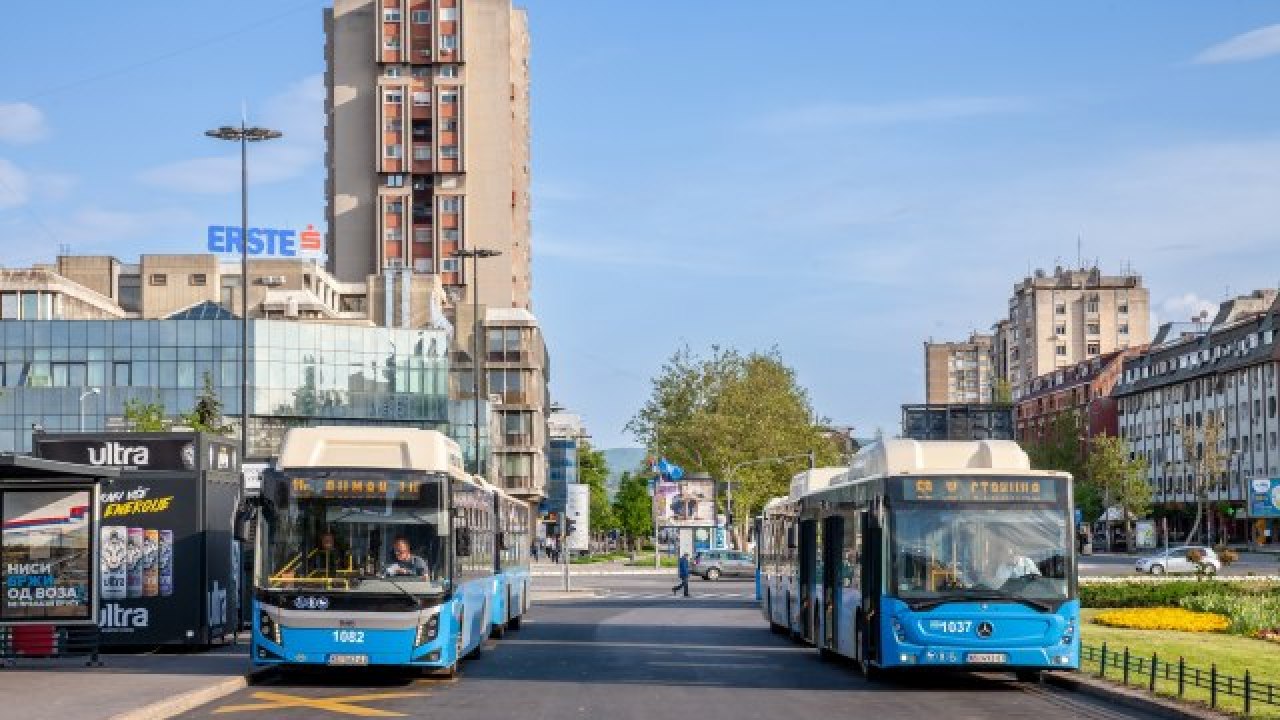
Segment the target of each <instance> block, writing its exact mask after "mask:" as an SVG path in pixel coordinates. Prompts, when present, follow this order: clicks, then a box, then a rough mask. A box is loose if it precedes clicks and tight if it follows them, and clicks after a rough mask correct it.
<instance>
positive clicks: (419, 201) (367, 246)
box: [325, 0, 531, 310]
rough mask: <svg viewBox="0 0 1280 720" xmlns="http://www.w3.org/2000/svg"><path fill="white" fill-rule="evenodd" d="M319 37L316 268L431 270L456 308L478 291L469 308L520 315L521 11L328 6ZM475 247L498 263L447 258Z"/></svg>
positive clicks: (526, 274)
mask: <svg viewBox="0 0 1280 720" xmlns="http://www.w3.org/2000/svg"><path fill="white" fill-rule="evenodd" d="M325 30H326V36H327V43H326V60H327V67H328V72H327V74H326V84H327V89H328V99H327V102H326V110H327V115H328V118H327V119H328V122H327V129H326V132H327V137H326V140H327V147H328V157H327V169H328V185H327V188H326V191H327V196H328V209H327V215H328V222H329V235H328V245H329V247H328V248H327V249H328V255H329V270H330V272H332V273H333V275H334V276H335V277H337V278H339V279H342V280H346V281H362V280H363V279H364V278H365V277H366V276H367V275H372V274H379V273H381V272H382V271H383V270H384V269H386V268H401V267H404V268H410V269H412V270H413V271H414V272H418V273H439V274H440V276H441V280H442V281H443V283H444V285H445V287H446V289H447V290H448V291H449V293H450V295H451V296H452V297H453V298H454V299H455V301H457V302H458V303H459V304H461V303H462V302H467V303H469V302H471V292H470V289H473V288H476V287H477V286H478V287H479V292H480V303H481V304H483V305H486V306H489V307H494V308H512V307H514V308H521V309H525V310H529V309H531V308H530V289H531V275H530V248H529V235H530V225H529V32H528V25H527V19H526V16H525V13H524V11H523V10H521V9H518V8H514V7H512V5H511V2H510V0H336V1H335V3H334V7H333V8H332V9H331V10H327V11H326V14H325ZM480 247H483V248H488V249H493V250H499V251H501V252H502V255H501V256H499V257H496V258H491V259H487V260H484V261H483V262H480V263H478V266H479V267H478V269H477V268H475V267H474V266H472V264H471V263H467V264H466V265H465V266H464V265H463V264H462V263H461V261H460V260H459V259H458V258H455V257H453V254H454V253H455V252H456V251H458V250H465V249H471V248H480ZM468 273H476V274H478V278H470V277H468V276H467V274H468ZM476 279H478V280H479V282H478V283H477V282H475V280H476Z"/></svg>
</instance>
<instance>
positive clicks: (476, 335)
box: [453, 248, 502, 475]
mask: <svg viewBox="0 0 1280 720" xmlns="http://www.w3.org/2000/svg"><path fill="white" fill-rule="evenodd" d="M501 254H502V252H501V251H499V250H490V249H488V248H472V249H470V250H455V251H454V252H453V256H454V257H456V258H462V263H463V266H462V270H463V273H464V274H465V272H466V269H467V268H466V262H467V260H466V259H467V258H471V277H470V280H471V389H472V394H473V395H474V396H475V417H474V418H473V421H474V428H473V430H474V431H475V435H474V437H472V441H473V442H474V443H475V444H474V448H475V458H474V460H473V462H474V463H475V467H474V468H473V470H474V472H475V474H477V475H480V474H482V473H481V472H480V325H481V323H480V259H481V258H491V257H498V256H499V255H501Z"/></svg>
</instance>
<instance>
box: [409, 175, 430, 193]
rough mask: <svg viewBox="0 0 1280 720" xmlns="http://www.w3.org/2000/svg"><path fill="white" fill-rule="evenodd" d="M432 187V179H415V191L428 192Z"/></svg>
mask: <svg viewBox="0 0 1280 720" xmlns="http://www.w3.org/2000/svg"><path fill="white" fill-rule="evenodd" d="M430 187H431V178H426V177H416V178H414V179H413V189H414V190H426V189H428V188H430Z"/></svg>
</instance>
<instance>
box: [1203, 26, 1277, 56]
mask: <svg viewBox="0 0 1280 720" xmlns="http://www.w3.org/2000/svg"><path fill="white" fill-rule="evenodd" d="M1272 55H1280V24H1276V25H1268V26H1266V27H1261V28H1258V29H1257V30H1250V31H1249V32H1247V33H1243V34H1240V35H1237V36H1235V37H1233V38H1231V39H1230V40H1226V41H1224V42H1220V43H1218V44H1217V45H1214V46H1213V47H1210V48H1206V49H1205V50H1203V51H1202V52H1201V53H1200V54H1199V55H1196V57H1195V59H1194V61H1193V62H1195V63H1197V64H1200V65H1213V64H1217V63H1231V62H1248V61H1250V60H1261V59H1262V58H1265V57H1271V56H1272Z"/></svg>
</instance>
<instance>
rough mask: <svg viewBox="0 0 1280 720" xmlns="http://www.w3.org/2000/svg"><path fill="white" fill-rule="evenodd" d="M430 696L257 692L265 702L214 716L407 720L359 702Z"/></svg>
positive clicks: (231, 708) (233, 707)
mask: <svg viewBox="0 0 1280 720" xmlns="http://www.w3.org/2000/svg"><path fill="white" fill-rule="evenodd" d="M427 695H429V693H420V692H389V693H365V694H362V695H342V696H339V697H330V698H308V697H302V696H300V695H288V694H286V693H277V692H266V691H259V692H255V693H253V694H252V697H253V698H254V699H255V700H262V701H263V702H260V703H248V704H243V705H226V706H223V707H220V708H218V709H216V710H214V711H213V713H214V714H215V715H221V714H223V713H238V712H252V711H255V710H284V709H288V708H308V709H311V710H328V711H329V712H333V713H338V714H340V715H356V716H358V717H404V716H405V714H404V713H400V712H393V711H391V710H379V709H377V708H371V707H364V706H362V705H357V704H356V703H360V702H370V701H373V700H398V699H401V698H411V697H427Z"/></svg>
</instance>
